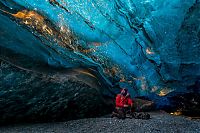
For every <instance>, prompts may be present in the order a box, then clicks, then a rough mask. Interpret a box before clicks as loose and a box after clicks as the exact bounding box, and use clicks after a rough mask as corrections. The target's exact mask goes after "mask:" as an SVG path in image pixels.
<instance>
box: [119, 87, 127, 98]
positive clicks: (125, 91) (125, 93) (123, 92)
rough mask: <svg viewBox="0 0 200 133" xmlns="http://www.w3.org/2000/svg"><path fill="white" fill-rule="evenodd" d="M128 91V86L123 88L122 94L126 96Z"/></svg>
mask: <svg viewBox="0 0 200 133" xmlns="http://www.w3.org/2000/svg"><path fill="white" fill-rule="evenodd" d="M127 93H128V90H127V89H126V88H122V89H121V95H123V96H126V95H127Z"/></svg>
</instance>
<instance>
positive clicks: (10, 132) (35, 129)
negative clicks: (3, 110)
mask: <svg viewBox="0 0 200 133" xmlns="http://www.w3.org/2000/svg"><path fill="white" fill-rule="evenodd" d="M150 114H151V119H150V120H139V119H128V118H127V119H125V120H119V119H117V118H109V117H108V116H105V117H102V118H89V119H80V120H72V121H68V122H57V123H41V124H39V123H38V124H21V125H12V126H6V127H1V128H0V133H98V132H101V133H200V120H199V119H195V120H191V119H189V118H187V117H184V116H173V115H169V114H167V113H165V112H162V111H160V112H151V113H150Z"/></svg>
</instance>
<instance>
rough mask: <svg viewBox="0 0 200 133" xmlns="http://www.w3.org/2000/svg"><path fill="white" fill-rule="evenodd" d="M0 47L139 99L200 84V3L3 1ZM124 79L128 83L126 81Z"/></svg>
mask: <svg viewBox="0 0 200 133" xmlns="http://www.w3.org/2000/svg"><path fill="white" fill-rule="evenodd" d="M0 4H1V8H0V9H1V11H0V13H1V14H0V23H1V25H0V34H1V37H0V42H1V43H0V47H1V48H6V49H10V50H13V51H15V52H16V53H19V54H23V55H26V56H29V57H31V58H33V59H34V60H39V61H41V62H46V63H47V64H48V65H50V66H53V67H57V68H81V67H84V68H88V69H94V68H95V69H96V70H98V72H99V73H100V76H101V77H102V78H103V79H104V81H105V82H106V84H108V85H109V86H110V87H115V84H117V83H119V84H120V86H121V87H128V88H129V91H130V92H131V95H132V96H143V95H144V96H146V95H150V94H156V95H159V96H165V95H166V94H168V93H170V92H184V91H185V89H186V88H187V86H190V85H192V84H194V83H195V81H197V80H199V78H200V64H199V63H200V56H199V55H200V42H199V40H200V25H199V23H200V22H199V21H200V19H199V18H200V3H199V1H197V0H173V1H172V0H0ZM120 81H121V82H120Z"/></svg>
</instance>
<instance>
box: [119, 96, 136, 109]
mask: <svg viewBox="0 0 200 133" xmlns="http://www.w3.org/2000/svg"><path fill="white" fill-rule="evenodd" d="M124 105H129V106H132V105H133V101H132V99H131V98H130V97H125V96H122V95H120V94H118V95H117V96H116V107H124Z"/></svg>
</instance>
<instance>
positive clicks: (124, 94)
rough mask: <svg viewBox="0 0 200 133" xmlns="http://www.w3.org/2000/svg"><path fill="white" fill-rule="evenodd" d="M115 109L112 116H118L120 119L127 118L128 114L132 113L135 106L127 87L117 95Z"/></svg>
mask: <svg viewBox="0 0 200 133" xmlns="http://www.w3.org/2000/svg"><path fill="white" fill-rule="evenodd" d="M115 102H116V103H115V105H116V107H115V111H113V113H112V117H117V118H119V119H125V118H126V116H127V114H129V115H131V112H132V111H131V109H132V106H133V101H132V99H131V97H130V95H129V93H128V90H127V89H126V88H123V89H122V90H121V93H120V94H118V95H117V96H116V101H115Z"/></svg>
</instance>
